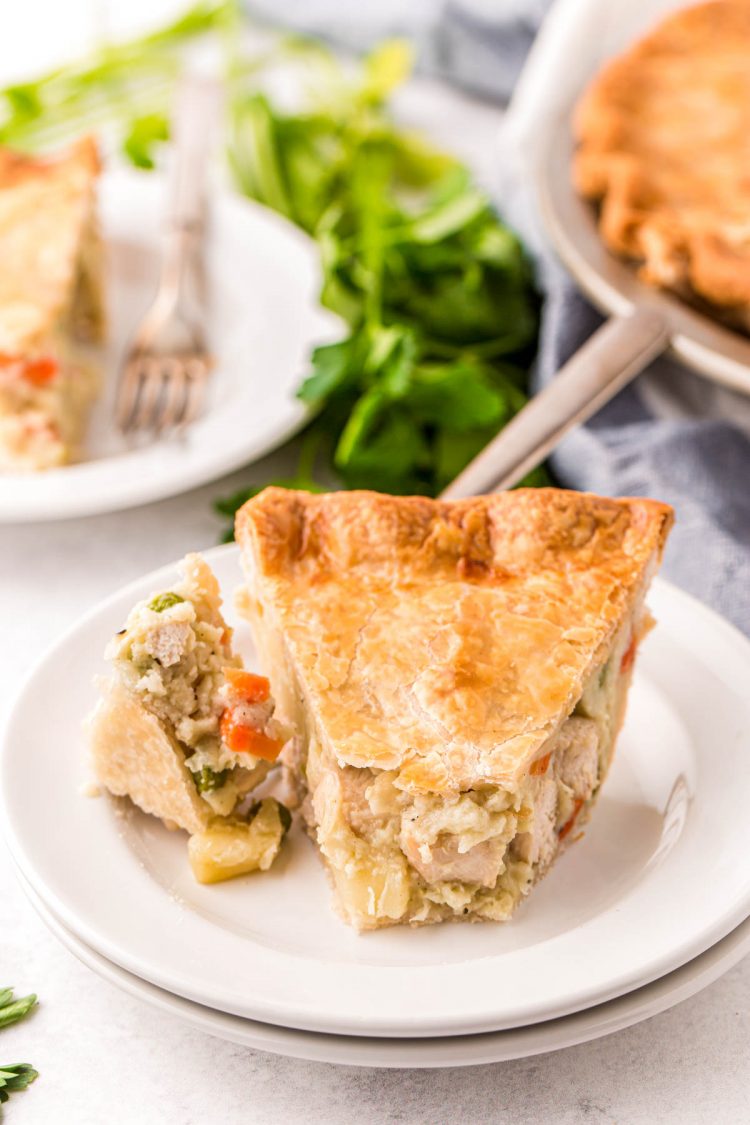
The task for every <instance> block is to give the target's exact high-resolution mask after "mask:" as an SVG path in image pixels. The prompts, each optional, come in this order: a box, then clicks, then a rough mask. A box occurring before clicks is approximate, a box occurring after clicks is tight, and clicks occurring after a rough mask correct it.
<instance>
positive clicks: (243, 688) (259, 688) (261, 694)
mask: <svg viewBox="0 0 750 1125" xmlns="http://www.w3.org/2000/svg"><path fill="white" fill-rule="evenodd" d="M224 676H225V677H226V680H227V683H228V684H229V685H230V686H231V687H232V689H233V691H235V692H236V693H237V695H239V696H240V697H241V698H242V699H244V700H245V702H246V703H265V701H266V700H267V699H268V697H269V695H270V694H271V685H270V683H269V681H268V680H267V679H266V677H265V676H256V675H255V673H254V672H244V671H243V670H242V668H225V669H224Z"/></svg>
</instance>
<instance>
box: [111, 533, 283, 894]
mask: <svg viewBox="0 0 750 1125" xmlns="http://www.w3.org/2000/svg"><path fill="white" fill-rule="evenodd" d="M181 569H182V580H181V581H180V582H178V583H177V584H176V585H175V586H174V587H172V589H170V590H162V591H160V592H158V593H156V594H153V595H152V596H151V597H150V598H148V599H146V600H144V601H141V602H139V603H138V604H137V605H136V606H135V607H134V608H133V610H132V611H131V613H130V614H129V616H128V620H127V622H126V624H125V627H124V628H123V629H121V630H120V631H119V632H118V633H117V635H116V636H115V637H114V638H113V639H112V640H111V642H110V643H109V645H108V647H107V651H106V653H105V655H106V656H107V658H108V659H109V661H110V662H111V664H112V668H113V674H112V676H111V677H110V678H109V679H106V680H102V681H101V683H100V690H101V698H100V700H99V703H98V705H97V707H96V709H95V711H94V712H93V715H92V716H91V719H90V723H89V734H90V747H91V758H92V764H93V768H94V772H95V774H96V776H97V778H98V780H99V781H100V782H101V784H102V785H104V786H105V788H106V789H108V790H109V792H110V793H112V794H114V795H115V796H119V797H129V798H130V800H131V801H132V802H133V803H134V804H135V805H137V806H138V807H139V808H141V809H143V811H144V812H147V813H151V814H152V815H154V816H158V817H159V818H160V819H161V820H162V821H164V823H165V824H166V825H167V826H168V827H173V828H182V829H185V830H186V831H187V832H189V833H190V834H191V840H190V843H189V846H188V853H189V857H190V861H191V864H192V867H193V872H194V874H195V876H196V878H198V879H199V881H200V882H217V881H219V880H220V879H224V878H231V877H232V876H234V875H240V874H246V873H247V872H249V871H253V870H256V869H257V868H260V869H261V870H266V869H267V868H268V867H269V866H270V865H271V863H272V862H273V860H274V859H275V857H276V855H277V854H278V851H279V848H280V845H281V841H282V839H283V837H284V836H285V835H286V831H287V829H288V827H289V821H290V817H289V814H288V811H287V810H286V808H285V807H284V806H282V805H280V804H279V802H277V801H276V800H274V799H271V798H268V799H267V800H264V801H263V802H261V803H260V805H255V806H253V808H252V810H250V813H251V815H248V816H246V817H242V818H241V817H231V816H230V814H232V813H233V812H234V811H235V809H236V808H237V807H238V806H239V805H240V803H241V802H242V800H243V798H244V797H245V796H246V794H248V793H249V792H250V791H251V790H253V789H255V788H256V786H257V785H258V784H259V783H260V782H261V781H263V780H264V779H265V777H266V775H267V773H268V771H269V769H270V768H271V765H272V763H273V762H274V761H275V760H276V758H277V757H278V755H279V751H280V750H281V747H282V744H283V733H282V728H281V727H280V725H279V723H278V722H277V720H276V719H275V718H274V715H273V712H274V703H273V700H272V699H271V698H270V694H269V685H268V681H267V680H266V679H264V678H263V677H262V676H255V675H253V674H252V673H249V672H245V671H243V669H242V662H241V660H240V658H239V657H238V656H237V655H236V654H235V653H234V651H233V649H232V630H231V629H230V628H229V626H228V625H227V623H226V621H225V620H224V618H223V616H222V613H221V597H220V594H219V585H218V582H217V580H216V578H215V576H214V574H213V573H212V571H211V569H210V568H209V567H208V566H207V564H206V563H205V561H204V560H203V559H202V558H201V557H200V555H188V556H187V558H186V559H184V560H183V562H182V564H181Z"/></svg>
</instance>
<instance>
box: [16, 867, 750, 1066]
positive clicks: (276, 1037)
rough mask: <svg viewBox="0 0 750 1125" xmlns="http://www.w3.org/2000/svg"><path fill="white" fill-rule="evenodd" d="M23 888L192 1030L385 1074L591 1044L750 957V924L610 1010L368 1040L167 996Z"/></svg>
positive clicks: (124, 983) (79, 945)
mask: <svg viewBox="0 0 750 1125" xmlns="http://www.w3.org/2000/svg"><path fill="white" fill-rule="evenodd" d="M17 875H18V880H19V883H20V884H21V886H22V888H23V890H24V893H25V894H26V895H27V897H28V899H29V901H30V902H31V904H32V906H33V907H34V909H35V910H36V912H37V914H38V915H39V917H40V918H41V920H42V922H43V923H44V924H45V925H46V926H47V928H48V929H49V930H50V932H51V933H52V934H53V935H54V936H55V937H56V938H57V939H58V941H60V942H61V943H62V945H63V946H64V947H65V948H66V949H67V950H68V951H69V952H70V953H71V954H72V955H73V956H74V957H76V958H77V959H78V960H79V961H80V962H81V963H82V964H83V965H85V966H86V967H87V968H88V969H90V970H91V971H92V972H93V973H96V975H97V976H99V977H101V978H102V979H103V980H105V981H107V982H108V983H110V984H112V985H114V987H115V988H119V989H120V990H122V991H124V992H126V993H127V994H128V995H130V996H132V997H134V998H136V999H138V1000H142V1001H143V1002H144V1003H146V1004H151V1005H152V1006H154V1007H156V1008H158V1009H159V1010H160V1011H162V1012H167V1013H168V1014H170V1015H173V1016H176V1017H177V1018H178V1019H182V1020H184V1021H185V1022H187V1023H188V1024H189V1025H190V1026H191V1027H193V1028H195V1029H196V1030H198V1031H202V1032H204V1033H205V1034H208V1035H213V1036H216V1037H217V1038H219V1039H225V1040H228V1041H229V1042H231V1043H237V1044H239V1045H241V1046H243V1047H248V1048H250V1049H252V1050H256V1051H264V1052H266V1053H269V1054H274V1055H281V1056H284V1057H288V1058H295V1059H302V1060H305V1061H308V1062H322V1063H332V1064H334V1065H337V1066H368V1067H377V1068H379V1069H394V1068H397V1069H402V1068H404V1067H409V1068H415V1069H442V1068H445V1067H455V1066H458V1067H464V1066H486V1065H490V1064H492V1063H497V1062H509V1061H511V1060H512V1059H521V1058H529V1057H531V1056H533V1055H540V1054H546V1053H549V1052H553V1051H560V1050H565V1049H566V1048H568V1047H575V1046H579V1045H581V1044H582V1043H590V1042H591V1041H593V1040H595V1039H601V1038H604V1037H605V1036H608V1035H614V1034H616V1033H617V1032H618V1031H624V1030H625V1029H626V1028H628V1027H633V1026H634V1025H635V1024H638V1023H641V1022H643V1021H644V1020H648V1019H651V1018H652V1017H653V1016H657V1015H660V1014H661V1013H662V1012H666V1011H668V1010H669V1009H670V1008H673V1007H674V1006H675V1005H677V1004H681V1003H682V1002H683V1001H684V1000H688V999H690V997H692V996H695V995H696V994H697V993H698V992H701V991H702V990H703V989H704V988H707V987H708V986H709V985H711V984H713V983H714V982H715V981H717V980H718V979H719V978H720V977H721V976H723V975H724V974H725V973H727V972H728V971H729V970H730V969H732V968H733V967H734V966H735V965H736V964H738V963H739V961H741V960H742V959H743V957H746V956H747V954H748V953H750V918H748V919H746V920H745V921H744V922H741V923H740V925H739V926H738V927H737V928H736V929H734V930H732V931H731V932H730V933H729V934H727V935H726V936H725V937H724V938H722V939H721V940H720V941H718V942H717V943H716V944H715V945H713V946H710V947H709V948H708V949H707V950H705V951H704V952H703V953H701V954H699V956H698V957H696V958H695V959H694V960H692V961H688V962H687V964H685V965H682V966H681V967H680V968H679V969H674V970H673V971H672V972H671V973H667V974H666V975H665V976H663V977H659V978H658V979H657V980H655V981H652V982H651V983H650V984H647V985H644V986H643V987H642V988H639V989H634V990H633V991H632V992H628V993H625V995H624V996H619V997H616V998H615V999H614V1000H610V1001H608V1002H607V1003H605V1004H599V1005H596V1006H595V1007H593V1008H586V1009H584V1010H583V1011H581V1012H574V1013H572V1014H571V1015H569V1016H561V1017H560V1018H559V1019H556V1020H548V1021H545V1022H542V1023H538V1024H529V1025H527V1026H526V1027H520V1028H508V1029H506V1030H505V1031H489V1032H484V1033H482V1034H478V1035H458V1036H443V1037H440V1038H435V1037H429V1038H425V1039H413V1038H412V1039H388V1038H384V1037H380V1038H368V1037H366V1036H354V1035H352V1036H347V1035H331V1034H326V1033H324V1032H316V1031H300V1030H297V1029H295V1028H286V1027H279V1026H276V1025H274V1024H264V1023H260V1022H258V1021H256V1020H251V1019H245V1018H243V1017H242V1016H233V1015H231V1014H230V1013H228V1012H221V1011H218V1010H216V1009H213V1008H208V1007H206V1006H205V1005H202V1004H197V1003H196V1002H195V1001H193V1000H186V999H185V998H184V997H182V996H177V995H175V994H174V993H170V992H167V991H166V990H165V989H162V988H159V987H158V986H157V985H154V984H151V983H150V982H149V981H145V980H143V979H142V978H141V977H137V976H135V975H134V974H132V973H129V972H128V971H127V970H126V969H123V968H121V967H120V966H119V965H116V964H114V962H112V961H108V960H107V958H106V957H104V956H103V955H102V954H101V953H97V952H96V950H94V949H92V948H90V947H89V946H87V945H86V943H85V942H84V941H83V940H82V939H81V938H79V937H77V936H76V935H75V934H74V933H72V932H71V931H70V930H68V929H67V928H66V927H65V926H64V924H63V923H62V922H60V921H59V920H58V919H57V918H56V917H55V915H54V914H53V913H52V911H51V910H50V908H49V907H48V906H46V905H45V904H44V903H43V901H42V900H41V899H40V898H39V897H38V895H37V894H36V893H35V892H34V891H33V890H32V889H31V887H30V886H29V884H28V883H27V882H26V880H25V879H24V878H23V876H22V875H21V873H20V871H19V872H17Z"/></svg>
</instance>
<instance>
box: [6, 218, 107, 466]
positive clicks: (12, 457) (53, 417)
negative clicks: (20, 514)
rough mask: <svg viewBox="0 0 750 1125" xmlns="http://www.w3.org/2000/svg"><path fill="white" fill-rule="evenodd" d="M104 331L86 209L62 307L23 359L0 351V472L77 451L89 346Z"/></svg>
mask: <svg viewBox="0 0 750 1125" xmlns="http://www.w3.org/2000/svg"><path fill="white" fill-rule="evenodd" d="M103 333H104V310H103V306H102V297H101V242H100V238H99V235H98V232H97V229H96V226H95V220H94V217H93V209H92V213H91V217H90V219H89V221H88V223H87V227H86V231H85V234H84V237H83V238H82V241H81V246H80V250H79V258H78V263H77V271H76V278H75V281H74V284H73V287H72V289H71V299H70V304H69V306H68V307H67V308H66V309H64V310H63V311H62V313H61V315H60V317H59V319H58V323H57V324H56V325H55V326H54V328H52V329H51V330H50V331H49V332H48V333H47V334H46V335H45V337H44V339H41V340H38V341H37V342H36V343H35V344H34V346H33V347H32V348H29V349H28V350H25V351H24V353H23V354H22V355H21V354H15V353H6V352H0V470H2V471H16V472H19V471H20V472H28V471H37V470H43V469H53V468H56V467H58V466H59V465H63V464H65V463H66V462H68V461H70V460H71V459H72V458H74V457H75V456H76V455H77V454H78V452H79V447H80V444H81V441H82V439H83V435H84V429H85V425H86V421H87V418H88V414H89V410H90V407H91V404H92V403H93V401H94V399H95V398H96V395H97V393H98V391H99V389H100V382H101V379H100V374H99V363H100V357H99V356H98V355H97V354H96V352H95V350H94V348H93V347H92V345H93V344H95V343H96V342H98V341H99V340H101V338H102V336H103Z"/></svg>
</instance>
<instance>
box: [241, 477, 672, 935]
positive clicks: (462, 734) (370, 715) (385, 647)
mask: <svg viewBox="0 0 750 1125" xmlns="http://www.w3.org/2000/svg"><path fill="white" fill-rule="evenodd" d="M671 520H672V516H671V509H670V508H668V507H667V506H666V505H664V504H660V503H657V502H655V501H652V500H641V499H629V500H608V499H602V498H599V497H596V496H592V495H587V494H581V493H575V492H564V491H558V490H554V489H529V490H519V491H515V492H507V493H502V494H498V495H494V496H487V497H479V498H475V499H470V500H461V501H453V502H445V501H434V500H429V499H425V498H422V497H409V498H400V497H392V496H384V495H379V494H376V493H369V492H342V493H335V494H330V495H310V494H308V493H302V492H293V491H287V490H284V489H278V488H269V489H266V490H265V491H264V492H262V493H261V494H260V495H259V496H257V497H256V498H254V499H252V500H250V501H249V502H248V503H247V504H246V505H245V506H244V507H243V508H242V509H241V511H240V512H239V514H238V518H237V538H238V541H239V542H240V545H241V548H242V555H243V566H244V570H245V575H246V592H245V596H244V599H243V603H244V610H243V612H244V613H245V614H246V615H247V617H248V619H249V621H250V623H251V625H252V628H253V631H254V635H255V639H256V643H257V646H258V650H259V654H260V658H261V664H262V667H263V670H264V671H265V672H266V673H267V675H268V676H269V678H270V681H271V687H272V691H273V695H274V698H275V699H276V703H277V707H278V714H279V715H280V716H281V719H282V722H283V723H284V724H285V725H286V726H288V727H289V728H290V730H291V732H292V733H293V737H292V738H291V739H290V741H289V742H288V743H287V745H286V746H285V748H284V751H283V754H282V757H283V759H284V762H285V766H286V769H287V770H288V772H289V774H290V776H291V778H292V780H293V782H294V783H295V784H296V785H297V787H298V790H299V799H300V800H301V807H302V815H303V817H304V819H305V822H306V825H307V827H308V830H309V832H310V835H311V836H312V838H313V840H314V841H315V842H316V844H317V846H318V848H319V850H320V853H321V855H322V857H323V859H324V861H325V864H326V866H327V868H328V871H329V873H330V875H331V878H332V882H333V886H334V890H335V899H336V902H337V905H338V909H339V911H340V913H341V914H342V916H343V917H344V918H345V919H346V920H347V921H348V922H350V923H351V924H352V925H354V926H355V927H357V928H358V929H370V928H374V927H378V926H387V925H392V924H394V923H428V922H439V921H442V920H445V919H467V920H471V921H474V920H479V919H494V920H504V919H507V918H508V917H509V916H510V915H511V913H512V912H513V910H514V909H515V908H516V907H517V906H518V904H519V903H520V902H521V901H522V900H523V899H524V897H525V896H526V895H527V894H528V892H529V890H530V889H531V887H532V886H533V885H534V883H535V882H537V881H538V880H539V879H540V878H541V877H542V876H543V875H544V874H545V873H546V872H547V871H548V870H549V868H550V866H551V865H552V863H553V862H554V861H555V859H556V857H557V856H558V855H559V854H560V852H561V851H562V850H563V849H564V848H566V847H567V846H568V845H569V844H570V843H571V842H572V841H574V840H575V839H577V838H578V836H579V833H580V829H581V828H582V826H583V824H584V823H585V821H586V819H587V817H588V815H589V813H590V810H591V807H592V805H593V802H594V800H595V798H596V796H597V794H598V792H599V790H600V787H601V785H602V782H603V781H604V779H605V777H606V774H607V770H608V769H609V765H610V762H611V759H612V754H613V750H614V744H615V739H616V737H617V732H618V730H619V728H620V725H621V723H622V719H623V715H624V711H625V702H626V697H627V691H628V686H629V684H630V679H631V674H632V668H633V661H634V658H635V652H636V647H637V644H638V642H639V640H640V638H641V637H642V636H643V634H644V633H645V632H646V630H647V629H648V627H649V624H650V618H649V615H648V611H647V610H646V609H645V607H644V599H645V595H646V591H647V588H648V585H649V583H650V581H651V578H652V576H653V574H654V572H655V571H656V569H657V567H658V564H659V561H660V557H661V553H662V550H663V547H664V542H665V538H666V535H667V533H668V530H669V527H670V525H671Z"/></svg>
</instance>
